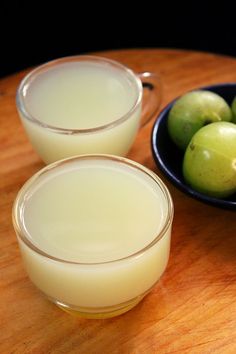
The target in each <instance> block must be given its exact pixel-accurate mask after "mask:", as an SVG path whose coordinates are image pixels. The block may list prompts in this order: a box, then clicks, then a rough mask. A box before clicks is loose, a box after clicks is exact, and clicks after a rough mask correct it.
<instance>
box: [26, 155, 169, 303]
mask: <svg viewBox="0 0 236 354" xmlns="http://www.w3.org/2000/svg"><path fill="white" fill-rule="evenodd" d="M167 213H168V207H167V202H166V200H165V198H164V196H163V193H162V191H161V189H160V187H159V186H158V185H157V183H156V182H155V181H154V180H153V179H152V178H150V177H149V176H148V175H146V174H144V173H142V172H140V171H139V170H136V169H134V168H131V167H129V166H127V165H124V164H117V163H114V162H113V161H110V160H96V161H93V160H90V161H85V160H82V161H80V163H79V164H78V163H70V164H69V165H68V166H64V167H60V168H58V170H57V171H52V172H51V173H50V174H49V175H47V176H46V177H45V176H43V175H42V176H41V178H40V181H39V183H38V184H37V185H36V186H35V187H32V190H30V191H29V192H28V195H27V199H26V201H25V203H24V208H23V214H22V216H21V217H22V218H23V219H24V229H25V232H26V233H27V234H28V238H29V239H30V240H31V242H32V243H33V244H34V245H35V246H36V247H37V248H39V249H40V250H41V251H43V252H46V253H47V254H48V255H49V256H53V257H57V258H60V259H62V260H67V261H73V262H80V263H87V264H80V265H79V264H68V263H65V262H59V261H55V260H51V259H48V258H45V257H43V256H41V255H39V254H37V253H35V252H34V251H32V250H31V249H30V248H29V247H28V246H26V245H25V244H24V243H23V242H22V241H20V245H21V250H22V254H23V258H24V260H25V264H26V268H27V270H28V273H29V275H30V277H31V279H32V281H33V282H34V283H35V284H36V285H37V286H38V287H39V288H40V289H41V290H42V291H43V292H44V293H46V294H47V295H48V296H49V297H51V298H53V299H57V300H58V301H60V302H62V303H65V304H69V305H73V306H78V307H91V308H96V307H107V306H113V305H117V304H120V303H123V302H125V301H129V300H130V299H133V298H135V297H137V296H139V295H140V294H141V295H142V294H144V293H145V292H146V291H148V290H149V289H150V288H151V287H152V286H153V285H154V284H155V282H156V281H157V280H158V279H159V277H160V276H161V274H162V273H163V271H164V269H165V267H166V265H167V261H168V255H169V247H170V227H169V228H168V229H167V230H166V234H165V235H164V236H163V237H162V239H161V240H160V241H159V242H158V243H156V244H155V245H154V246H153V247H152V248H150V249H148V250H147V251H146V252H145V253H143V254H138V255H137V256H136V257H131V258H126V259H125V260H122V261H117V262H112V263H109V261H113V260H118V259H122V258H124V257H128V256H130V255H132V254H134V253H136V252H138V251H140V250H142V249H144V248H145V247H146V246H148V245H149V244H150V243H151V242H152V241H153V240H154V239H155V238H156V237H157V235H158V233H159V232H160V230H161V229H162V227H163V224H164V223H165V221H166V218H167ZM94 262H95V263H96V262H97V263H98V262H108V263H103V264H92V263H94Z"/></svg>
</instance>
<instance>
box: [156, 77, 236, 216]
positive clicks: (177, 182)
mask: <svg viewBox="0 0 236 354" xmlns="http://www.w3.org/2000/svg"><path fill="white" fill-rule="evenodd" d="M225 86H227V87H235V89H236V82H230V83H219V84H213V85H206V86H202V87H197V88H193V89H191V90H188V91H186V93H187V92H191V91H196V90H207V89H208V90H210V91H212V90H214V89H216V88H220V87H222V88H223V87H225ZM183 94H184V93H183ZM183 94H182V95H183ZM235 95H236V93H235ZM180 96H181V95H179V96H177V97H176V98H175V99H173V100H172V101H171V102H169V103H168V104H167V105H166V106H165V107H164V108H163V109H162V110H161V112H160V113H159V114H158V116H157V117H156V119H155V122H154V124H153V128H152V132H151V149H152V155H153V158H154V160H155V162H156V164H157V165H158V167H159V168H160V170H161V172H162V173H163V174H164V175H165V176H166V177H167V178H168V180H169V181H170V182H172V183H173V185H174V186H175V187H177V188H178V189H179V190H181V191H182V192H184V193H186V194H187V195H189V196H191V197H192V198H194V199H197V200H199V201H201V202H204V203H207V204H210V205H213V206H216V207H221V208H225V209H231V210H236V201H232V200H227V199H219V198H215V197H210V196H208V195H205V194H203V193H200V192H198V191H195V190H194V189H193V188H191V187H190V186H188V185H187V183H186V182H185V181H184V180H181V179H180V178H179V177H178V176H176V174H174V173H173V172H172V171H170V169H169V168H168V167H167V166H166V164H165V162H164V161H163V158H162V155H161V154H160V152H159V149H158V144H157V139H156V136H157V134H158V130H159V127H160V124H161V123H162V121H163V120H164V119H166V118H167V114H168V112H169V111H170V109H171V107H172V106H173V104H174V102H175V101H176V100H177V99H178V98H179V97H180ZM176 149H177V147H176Z"/></svg>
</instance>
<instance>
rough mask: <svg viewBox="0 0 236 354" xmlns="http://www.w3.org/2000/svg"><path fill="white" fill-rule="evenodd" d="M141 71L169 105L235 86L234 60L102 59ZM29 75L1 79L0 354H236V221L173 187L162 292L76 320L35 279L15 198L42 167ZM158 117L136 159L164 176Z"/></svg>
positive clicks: (131, 54) (150, 54)
mask: <svg viewBox="0 0 236 354" xmlns="http://www.w3.org/2000/svg"><path fill="white" fill-rule="evenodd" d="M99 54H100V55H102V56H106V57H109V58H113V59H115V60H118V61H120V62H122V63H124V64H126V65H128V66H129V67H131V68H132V69H134V70H135V71H144V70H145V71H146V70H150V71H155V72H158V73H160V75H161V78H162V82H163V99H162V107H164V106H165V105H166V104H167V103H168V102H169V101H170V100H172V99H173V98H175V97H176V96H178V95H180V94H182V93H184V92H186V91H187V90H189V89H192V88H196V87H199V86H202V85H207V84H212V83H219V82H226V81H230V82H233V81H236V59H233V58H229V57H224V56H217V55H214V54H207V53H199V52H191V51H178V50H161V49H152V50H123V51H112V52H104V53H99ZM25 73H26V71H24V72H21V73H19V74H15V75H13V76H10V77H7V78H4V79H2V80H1V81H0V142H1V150H0V247H1V252H0V353H1V354H5V353H6V354H10V353H12V354H13V353H17V354H18V353H36V354H38V353H39V354H41V353H42V354H43V353H56V354H60V353H86V354H88V353H89V354H92V353H96V354H97V353H99V354H100V353H101V354H106V353H117V354H118V353H122V354H126V353H134V354H140V353H145V354H153V353H179V354H180V353H181V354H185V353H191V354H192V353H194V354H197V353H199V354H203V353H204V354H205V353H220V354H222V353H224V354H225V353H232V354H233V353H236V336H235V328H236V214H235V212H232V211H226V210H222V209H217V208H215V207H211V206H208V205H205V204H203V203H201V202H199V201H196V200H193V199H191V198H190V197H188V196H186V195H184V194H183V193H181V192H180V191H178V190H177V189H175V187H173V186H172V185H171V184H169V183H168V181H166V180H165V178H164V177H163V176H161V177H162V178H163V180H164V181H165V182H166V183H167V185H168V187H169V189H170V192H171V194H172V197H173V200H174V206H175V217H174V225H173V236H172V247H171V256H170V261H169V265H168V268H167V271H166V272H165V274H164V276H163V277H162V279H161V281H160V282H159V284H158V285H157V286H156V287H155V288H154V290H153V291H152V292H151V293H150V295H148V296H147V297H146V298H145V299H144V300H143V301H142V303H140V304H139V305H138V306H137V307H136V308H134V309H133V310H131V311H130V312H128V313H126V314H124V315H122V316H119V317H116V318H113V319H108V320H85V319H78V318H74V317H71V316H69V315H67V314H66V313H64V312H63V311H61V310H60V309H58V308H57V307H56V306H55V305H53V304H51V303H50V302H48V301H47V300H46V299H44V297H42V296H41V294H40V293H39V292H38V290H37V289H36V288H35V287H34V286H33V285H32V284H31V282H30V281H29V279H28V277H27V275H26V273H25V271H24V269H23V265H22V261H21V257H20V254H19V249H18V246H17V241H16V237H15V234H14V231H13V227H12V222H11V208H12V203H13V200H14V198H15V196H16V194H17V191H18V190H19V188H20V187H21V186H22V184H23V183H24V182H25V181H26V180H27V179H28V178H29V177H30V176H31V175H32V174H33V173H35V172H36V171H38V170H39V169H40V168H41V167H43V162H42V161H41V160H40V158H39V157H38V156H37V154H36V153H35V152H34V151H33V149H32V147H31V145H30V143H29V142H28V140H27V138H26V135H25V133H24V131H23V128H22V126H21V124H20V121H19V118H18V115H17V112H16V108H15V92H16V88H17V85H18V84H19V82H20V80H21V79H22V78H23V76H24V75H25ZM153 123H154V118H153V119H152V121H151V122H150V123H149V124H148V125H147V126H145V127H144V128H142V129H141V130H140V132H139V134H138V136H137V139H136V141H135V143H134V145H133V147H132V149H131V151H130V153H129V156H128V157H129V158H131V159H133V160H135V161H138V162H140V163H142V164H143V165H145V166H147V167H149V168H151V169H152V170H154V171H155V172H156V173H157V174H159V175H161V173H160V171H159V170H158V169H157V167H156V166H155V163H154V161H153V158H152V155H151V149H150V134H151V129H152V125H153Z"/></svg>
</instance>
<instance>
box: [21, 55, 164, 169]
mask: <svg viewBox="0 0 236 354" xmlns="http://www.w3.org/2000/svg"><path fill="white" fill-rule="evenodd" d="M143 87H144V88H145V95H143V92H144V90H143ZM143 98H144V99H143ZM160 99H161V83H160V79H159V76H158V75H157V74H155V73H149V72H144V73H141V74H137V75H136V74H135V73H134V72H133V71H132V70H130V69H129V68H127V67H125V66H123V65H122V64H120V63H118V62H116V61H113V60H109V59H106V58H102V57H97V56H86V55H80V56H72V57H65V58H61V59H57V60H54V61H51V62H48V63H46V64H43V65H41V66H39V67H37V68H36V69H34V70H33V71H31V72H30V73H29V74H28V75H27V76H26V77H25V78H24V79H23V80H22V82H21V83H20V85H19V88H18V90H17V95H16V105H17V109H18V112H19V115H20V117H21V121H22V123H23V126H24V128H25V130H26V132H27V135H28V137H29V140H30V141H31V144H32V145H33V147H34V148H35V150H36V151H37V152H38V154H39V155H40V156H41V158H42V159H43V160H44V162H45V163H51V162H54V161H57V160H60V159H63V158H67V157H71V156H76V155H81V154H96V153H98V154H114V155H119V156H125V155H126V154H127V152H128V151H129V149H130V147H131V145H132V144H133V142H134V139H135V136H136V134H137V131H138V129H139V127H140V124H141V125H142V124H145V123H146V122H147V121H148V120H149V119H150V118H151V117H153V115H154V114H156V112H157V110H158V108H159V106H160ZM142 101H144V104H143V110H142ZM141 111H142V113H141Z"/></svg>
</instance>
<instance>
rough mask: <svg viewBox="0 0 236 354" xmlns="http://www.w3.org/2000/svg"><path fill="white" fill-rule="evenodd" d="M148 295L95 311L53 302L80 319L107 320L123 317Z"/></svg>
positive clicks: (95, 309)
mask: <svg viewBox="0 0 236 354" xmlns="http://www.w3.org/2000/svg"><path fill="white" fill-rule="evenodd" d="M146 294H147V293H145V294H142V295H140V296H138V297H136V298H134V299H132V300H130V301H127V302H125V303H122V304H119V305H115V306H109V307H101V308H94V309H91V308H86V307H85V308H83V307H75V306H70V305H67V304H64V303H61V302H59V301H55V300H54V301H53V302H54V303H56V305H57V306H58V307H59V308H60V309H62V310H63V311H65V312H67V313H69V314H70V315H73V316H77V317H80V318H90V319H105V318H111V317H115V316H119V315H122V314H123V313H125V312H127V311H129V310H131V309H132V308H133V307H135V306H136V305H137V304H138V303H139V302H140V301H141V300H142V299H143V298H144V296H145V295H146ZM51 300H52V299H51Z"/></svg>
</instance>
